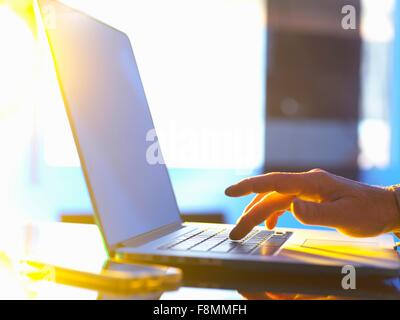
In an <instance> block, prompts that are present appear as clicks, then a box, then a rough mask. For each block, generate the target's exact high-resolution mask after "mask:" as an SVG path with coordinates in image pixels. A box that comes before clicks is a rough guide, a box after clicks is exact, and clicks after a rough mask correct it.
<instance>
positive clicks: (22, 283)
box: [0, 223, 400, 300]
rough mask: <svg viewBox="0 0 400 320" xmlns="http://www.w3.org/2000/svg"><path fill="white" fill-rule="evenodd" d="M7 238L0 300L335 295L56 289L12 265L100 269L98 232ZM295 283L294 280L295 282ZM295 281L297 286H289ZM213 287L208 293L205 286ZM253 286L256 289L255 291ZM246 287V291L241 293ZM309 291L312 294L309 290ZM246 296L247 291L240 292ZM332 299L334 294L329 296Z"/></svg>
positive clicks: (398, 290) (58, 229)
mask: <svg viewBox="0 0 400 320" xmlns="http://www.w3.org/2000/svg"><path fill="white" fill-rule="evenodd" d="M10 233H11V234H13V235H14V239H11V238H10V237H8V238H7V241H4V237H3V238H2V239H1V240H2V241H0V248H1V250H2V251H1V252H0V283H2V286H1V287H0V299H78V300H81V299H115V298H117V299H162V300H171V299H183V300H187V299H196V300H206V299H210V300H213V299H217V300H225V299H231V300H237V299H336V298H338V296H337V292H334V293H333V292H331V290H330V287H329V284H328V285H318V286H316V285H315V284H313V283H311V284H310V283H308V282H307V281H300V282H298V283H296V284H295V285H294V282H293V281H291V280H288V281H285V280H284V279H285V278H284V277H282V278H280V280H279V281H273V282H271V283H265V284H261V287H263V288H264V290H261V289H260V283H258V285H257V286H255V287H253V286H252V285H251V284H247V283H245V284H244V285H243V283H242V284H240V285H239V283H237V285H238V286H237V288H239V291H240V292H239V291H238V290H236V289H235V286H236V283H229V284H226V285H225V284H221V283H213V281H212V279H211V278H210V279H209V283H208V285H207V287H204V286H203V287H202V286H201V285H196V287H193V286H187V285H185V283H184V284H183V286H182V287H181V288H180V289H178V290H177V291H171V292H164V293H157V294H151V295H143V296H112V295H110V294H105V293H101V292H97V291H94V290H88V289H82V288H76V287H72V286H67V285H61V284H56V283H53V282H49V281H45V280H37V281H32V280H28V279H27V278H26V277H24V276H22V275H21V274H20V269H19V264H18V261H19V260H20V259H21V256H22V257H23V256H25V257H27V256H28V257H32V258H34V259H35V258H36V259H39V260H42V261H45V262H48V263H53V264H57V265H60V266H63V267H71V268H78V269H80V270H90V271H96V270H98V271H99V270H101V268H102V266H103V264H104V262H105V261H106V260H107V255H106V251H105V248H104V246H103V243H102V240H101V236H100V233H99V231H98V229H97V227H96V226H94V225H80V224H69V223H42V224H35V225H32V224H31V225H25V226H23V227H20V228H19V229H16V230H12V232H10ZM295 280H296V279H295ZM295 282H297V281H295ZM210 285H211V286H212V285H214V286H216V287H215V288H210V287H209V286H210ZM256 287H257V288H256ZM244 288H247V289H244ZM310 289H312V290H310ZM244 291H247V292H244ZM334 294H336V295H334ZM340 296H341V297H342V298H346V299H347V298H356V299H357V298H377V299H379V298H390V299H400V280H399V279H392V280H387V281H385V282H382V283H381V282H380V283H379V284H377V283H375V284H374V285H371V286H364V287H363V289H361V290H354V292H352V293H351V294H350V295H349V294H348V293H347V292H343V295H341V294H340Z"/></svg>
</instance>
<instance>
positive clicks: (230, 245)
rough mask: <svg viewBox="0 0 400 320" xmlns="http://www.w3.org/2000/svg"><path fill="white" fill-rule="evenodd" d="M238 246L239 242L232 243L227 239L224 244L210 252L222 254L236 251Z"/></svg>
mask: <svg viewBox="0 0 400 320" xmlns="http://www.w3.org/2000/svg"><path fill="white" fill-rule="evenodd" d="M238 244H239V242H233V241H230V240H228V239H227V240H225V241H224V242H222V243H221V244H219V245H217V246H216V247H214V248H212V249H211V250H210V252H221V253H223V252H229V251H230V250H232V249H234V248H235V247H236V246H237V245H238Z"/></svg>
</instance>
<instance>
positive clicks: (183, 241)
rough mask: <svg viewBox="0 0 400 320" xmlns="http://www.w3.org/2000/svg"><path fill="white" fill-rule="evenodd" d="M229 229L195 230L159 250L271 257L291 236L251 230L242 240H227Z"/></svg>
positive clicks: (290, 233) (287, 233)
mask: <svg viewBox="0 0 400 320" xmlns="http://www.w3.org/2000/svg"><path fill="white" fill-rule="evenodd" d="M230 231H231V229H228V228H227V229H215V228H210V229H195V230H192V231H190V232H188V233H185V234H183V235H181V236H179V237H177V238H176V239H174V240H173V241H172V242H170V243H168V244H166V245H163V246H161V247H160V248H159V249H163V250H165V249H169V250H177V251H193V252H194V251H197V252H215V253H235V254H252V255H273V254H274V253H275V252H276V251H277V250H278V249H279V248H280V247H281V246H282V245H283V244H284V243H285V242H286V241H287V240H288V239H289V237H290V236H291V235H292V232H274V231H267V230H253V231H252V232H250V233H249V234H248V235H247V236H246V237H245V238H244V239H242V240H240V241H233V240H230V239H229V232H230Z"/></svg>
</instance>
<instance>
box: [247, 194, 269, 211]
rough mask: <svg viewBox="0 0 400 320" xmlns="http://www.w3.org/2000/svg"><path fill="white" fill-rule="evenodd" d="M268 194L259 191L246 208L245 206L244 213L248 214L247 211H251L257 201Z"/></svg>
mask: <svg viewBox="0 0 400 320" xmlns="http://www.w3.org/2000/svg"><path fill="white" fill-rule="evenodd" d="M266 195H267V193H259V194H257V195H256V196H255V197H254V198H253V199H252V200H251V201H250V202H249V204H248V205H247V206H246V208H244V210H243V214H246V212H247V211H249V210H250V209H251V208H252V207H253V206H254V205H255V204H256V203H258V202H260V201H261V200H262V199H263V198H264V197H265V196H266Z"/></svg>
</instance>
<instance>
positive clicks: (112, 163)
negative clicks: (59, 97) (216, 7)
mask: <svg viewBox="0 0 400 320" xmlns="http://www.w3.org/2000/svg"><path fill="white" fill-rule="evenodd" d="M48 5H51V10H52V11H53V12H54V14H55V20H54V21H53V25H48V26H45V27H46V31H47V35H48V39H49V43H50V47H51V50H52V54H53V58H54V61H55V65H56V71H57V75H58V79H59V84H60V88H61V90H62V94H63V97H64V102H65V107H66V109H67V113H68V117H69V121H70V125H71V128H72V132H73V135H74V138H75V143H76V145H77V149H78V153H79V156H80V161H81V165H82V168H83V171H84V174H85V178H86V182H87V185H88V189H89V193H90V196H91V200H92V205H93V209H94V211H95V213H96V215H97V218H98V220H99V222H100V226H101V229H102V233H103V236H104V238H105V241H106V243H107V245H108V246H109V247H112V246H114V245H116V244H118V243H120V242H122V241H126V240H128V239H130V238H132V237H135V236H137V235H140V234H143V233H146V232H149V231H152V230H155V229H157V228H160V227H163V226H166V225H168V224H172V223H177V222H180V221H181V220H180V216H179V211H178V208H177V204H176V200H175V196H174V193H173V189H172V186H171V182H170V179H169V175H168V171H167V168H166V166H165V165H164V164H162V161H160V160H161V154H160V153H159V152H160V150H159V147H158V144H157V140H156V137H155V134H154V129H153V128H154V125H153V121H152V119H151V115H150V111H149V107H148V105H147V101H146V97H145V93H144V89H143V86H142V83H141V80H140V76H139V71H138V67H137V65H136V62H135V58H134V55H133V52H132V48H131V45H130V41H129V39H128V38H127V36H126V35H125V34H124V33H122V32H119V31H117V30H115V29H113V28H111V27H109V26H107V25H105V24H103V23H101V22H98V21H96V20H95V19H93V18H90V17H88V16H86V15H84V14H82V13H79V12H77V11H74V10H72V9H70V8H68V7H66V6H64V5H62V4H60V3H58V2H56V1H52V0H43V1H40V7H41V10H42V17H43V14H44V8H46V7H45V6H48ZM160 162H161V163H160Z"/></svg>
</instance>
